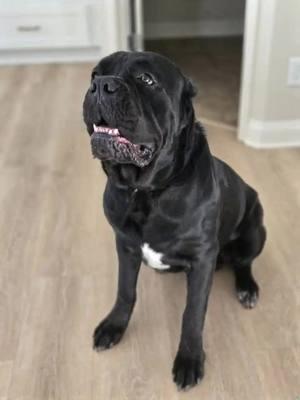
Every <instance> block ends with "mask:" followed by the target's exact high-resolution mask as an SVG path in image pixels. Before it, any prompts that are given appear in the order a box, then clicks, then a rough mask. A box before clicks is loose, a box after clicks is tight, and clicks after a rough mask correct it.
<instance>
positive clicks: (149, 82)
mask: <svg viewBox="0 0 300 400" xmlns="http://www.w3.org/2000/svg"><path fill="white" fill-rule="evenodd" d="M138 79H140V80H141V81H142V82H143V83H144V84H145V85H148V86H152V85H154V83H155V80H154V79H153V78H152V76H151V75H149V74H147V73H144V74H141V75H139V76H138Z"/></svg>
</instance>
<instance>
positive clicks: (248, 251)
mask: <svg viewBox="0 0 300 400" xmlns="http://www.w3.org/2000/svg"><path fill="white" fill-rule="evenodd" d="M262 217H263V211H262V207H261V205H260V203H259V202H258V200H257V202H256V204H255V205H254V207H253V208H252V210H251V213H250V214H248V215H247V217H245V220H244V221H243V224H242V226H241V230H240V235H239V237H238V238H237V239H235V240H234V241H233V242H231V243H230V258H231V265H232V267H233V271H234V275H235V287H236V293H237V296H238V299H239V301H240V303H241V304H242V305H243V306H244V307H245V308H253V307H255V305H256V303H257V300H258V295H259V287H258V284H257V283H256V281H255V279H254V278H253V275H252V262H253V260H254V259H255V258H256V257H257V256H258V255H259V254H260V253H261V251H262V249H263V247H264V243H265V240H266V230H265V227H264V226H263V223H262Z"/></svg>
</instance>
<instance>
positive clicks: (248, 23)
mask: <svg viewBox="0 0 300 400" xmlns="http://www.w3.org/2000/svg"><path fill="white" fill-rule="evenodd" d="M258 11H259V0H246V9H245V26H244V42H243V55H242V78H241V87H240V101H239V117H238V138H239V139H240V140H243V138H244V136H245V133H246V127H247V125H248V120H249V114H250V104H251V96H252V84H253V75H254V60H255V51H256V36H257V24H258Z"/></svg>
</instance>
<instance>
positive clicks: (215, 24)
mask: <svg viewBox="0 0 300 400" xmlns="http://www.w3.org/2000/svg"><path fill="white" fill-rule="evenodd" d="M242 33H243V20H241V19H211V20H207V19H203V20H199V21H184V22H158V23H146V24H145V37H146V38H147V39H160V38H175V37H197V36H233V35H241V34H242Z"/></svg>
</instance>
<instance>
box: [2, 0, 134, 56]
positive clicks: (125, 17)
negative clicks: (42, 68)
mask: <svg viewBox="0 0 300 400" xmlns="http://www.w3.org/2000/svg"><path fill="white" fill-rule="evenodd" d="M128 4H129V1H128V0H73V1H71V0H52V1H51V0H35V1H30V0H29V1H22V0H14V1H13V2H10V1H8V0H2V1H1V2H0V64H14V63H31V62H61V61H62V62H66V61H70V62H71V61H94V60H97V59H99V58H101V57H103V56H105V55H107V54H109V53H111V52H113V51H117V50H120V49H124V50H126V49H127V36H128V34H129V29H130V24H129V8H128V7H129V5H128Z"/></svg>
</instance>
